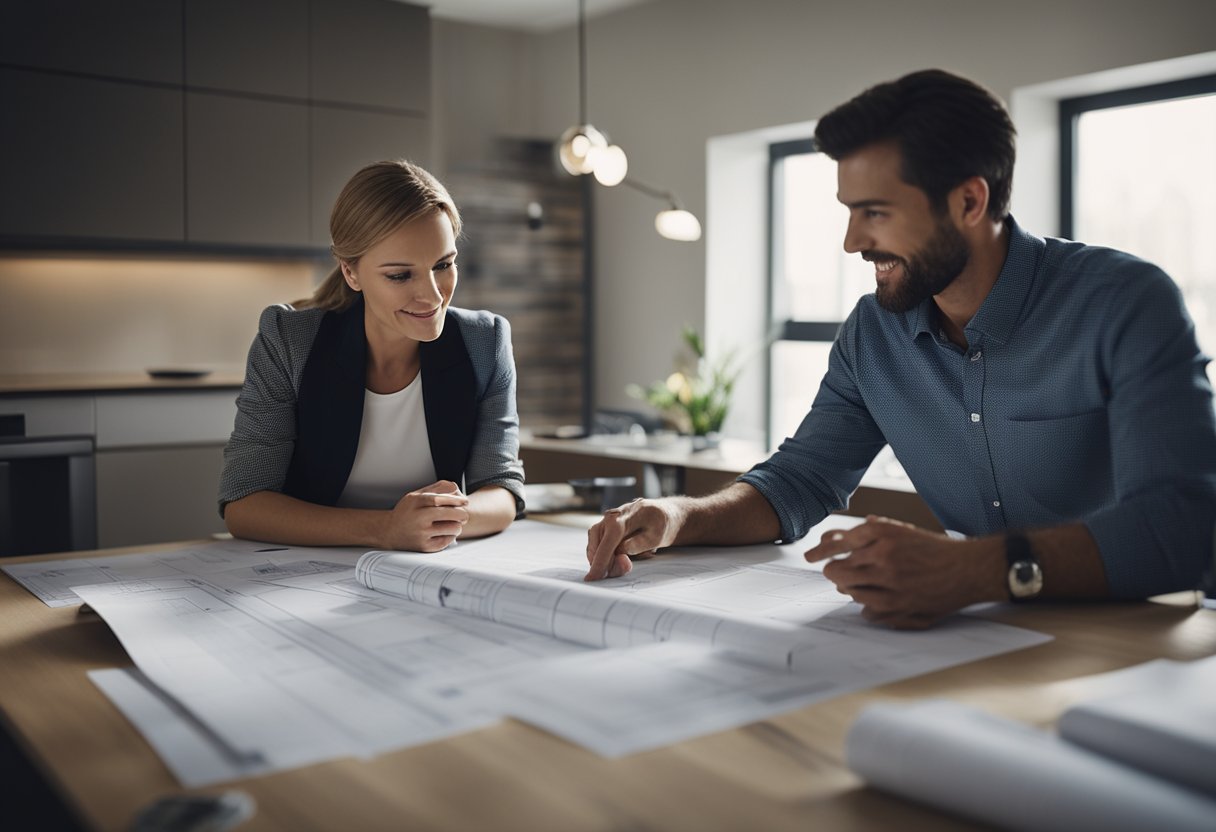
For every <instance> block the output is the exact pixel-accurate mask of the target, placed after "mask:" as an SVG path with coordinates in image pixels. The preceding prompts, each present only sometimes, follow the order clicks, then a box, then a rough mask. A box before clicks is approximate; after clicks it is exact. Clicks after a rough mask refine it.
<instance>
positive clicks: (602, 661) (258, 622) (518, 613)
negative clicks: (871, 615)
mask: <svg viewBox="0 0 1216 832" xmlns="http://www.w3.org/2000/svg"><path fill="white" fill-rule="evenodd" d="M855 522H858V521H857V520H855V519H851V518H833V519H832V520H830V521H829V523H828V524H825V526H824V527H823V528H821V529H817V530H814V531H813V532H812V536H811V538H808V540H807V541H806V542H804V543H799V544H792V545H790V546H772V545H768V546H756V547H733V548H717V549H712V548H699V549H687V550H681V551H678V552H672V553H670V554H663V555H660V556H659V557H656V558H653V559H650V560H645V561H638V562H637V563H636V564H635V568H634V570H633V572H631V573H630V574H629V575H627V576H625V577H623V578H618V579H613V580H609V581H602V582H597V583H594V584H587V583H585V582H583V580H582V577H583V574H584V573H585V571H586V560H585V555H584V552H585V547H586V532H585V531H582V530H579V529H571V528H562V527H557V526H551V525H548V524H540V523H535V522H530V521H520V522H517V523H515V524H514V525H513V526H512V527H511V528H510V529H508V530H507V531H506V532H504V533H502V534H500V535H496V536H494V537H491V538H487V539H484V540H478V541H461V542H460V543H459V544H458V545H457V546H454V547H452V548H450V549H448V550H445V551H444V552H442V553H437V554H434V555H421V554H407V553H385V552H371V553H358V552H356V551H354V550H342V549H294V548H281V547H276V548H278V551H273V552H269V551H259V549H264V548H266V547H264V546H258V545H255V544H245V543H240V542H236V541H234V542H232V543H224V544H213V545H212V546H209V547H208V546H204V547H198V548H195V549H188V550H179V551H176V552H164V553H154V554H146V555H134V556H128V557H132V558H135V560H134V561H133V562H130V563H121V564H117V565H114V564H104V563H102V564H100V565H99V564H97V563H93V564H91V566H92V567H93V568H96V569H99V570H101V569H103V567H109V568H106V569H104V575H105V579H104V580H103V581H102V582H100V583H93V584H85V585H72V586H68V587H66V589H67V590H69V591H71V592H72V594H73V595H74V596H76V597H78V599H79V600H83V601H84V602H85V603H86V604H87V605H88V608H89V609H91V610H92V611H94V612H96V613H97V614H99V615H101V616H102V617H103V618H104V619H105V620H106V622H107V623H108V624H109V626H110V627H111V629H112V630H113V631H114V632H115V634H116V635H117V636H118V638H119V639H120V640H121V642H122V643H123V645H124V647H125V648H126V649H127V652H128V653H129V654H130V656H131V658H132V660H133V661H134V663H135V665H136V667H137V668H138V670H137V671H117V672H113V673H110V672H100V673H95V674H93V676H92V678H93V680H94V682H95V683H96V684H97V685H98V686H99V687H100V688H101V689H102V690H103V691H105V692H106V694H107V695H108V696H110V697H111V699H112V700H113V701H114V702H115V703H116V705H117V706H118V707H119V708H120V709H121V710H122V711H123V712H124V713H125V714H126V715H127V716H128V718H129V719H130V720H131V721H132V722H133V723H134V724H135V725H136V726H137V728H138V729H139V730H140V731H141V732H142V733H143V734H144V735H145V737H147V738H148V741H149V742H150V743H151V744H152V746H153V747H154V748H156V749H157V750H158V752H159V753H160V754H161V756H162V757H163V758H164V759H165V760H166V763H167V764H168V765H169V766H170V768H171V769H172V770H173V771H174V773H175V774H176V775H177V776H178V778H179V779H180V780H181V781H182V782H183V783H184V784H186V785H204V784H207V783H210V782H219V781H222V780H231V779H237V778H239V777H245V776H251V775H254V774H260V773H264V772H271V771H277V770H281V769H284V768H291V767H295V766H301V765H308V764H311V763H315V762H320V761H322V760H327V759H333V758H336V757H344V756H354V757H369V756H373V755H376V754H381V753H384V752H386V751H389V750H392V749H397V748H403V747H407V746H410V745H415V744H419V743H425V742H430V741H434V740H437V739H441V738H444V737H448V736H452V735H454V734H457V733H461V732H464V731H469V730H473V729H476V728H479V727H482V726H485V725H487V724H490V723H493V722H495V721H497V720H499V719H501V718H503V717H514V718H517V719H521V720H524V721H527V722H530V723H532V724H534V725H536V726H538V727H541V728H543V729H546V730H548V731H551V732H553V733H555V734H558V735H560V736H563V737H565V738H567V739H568V740H570V741H572V742H575V743H579V744H581V745H584V746H585V747H587V748H589V749H591V750H593V751H595V752H597V753H599V754H604V755H612V756H615V755H622V754H630V753H634V752H637V751H640V750H644V749H648V748H654V747H657V746H661V745H666V744H668V743H672V742H678V741H681V740H685V739H689V738H691V737H696V736H699V735H701V734H704V733H707V732H710V731H718V730H724V729H726V728H730V727H734V726H738V725H742V724H746V723H748V722H752V721H755V720H758V719H764V718H766V717H769V716H772V715H774V714H777V713H782V712H784V711H788V710H790V709H792V708H797V707H802V706H804V705H806V704H809V703H811V702H815V701H819V700H821V699H824V698H827V697H830V696H836V695H839V694H841V693H845V692H847V691H851V690H857V689H861V688H866V687H871V686H874V685H879V684H884V683H887V682H891V681H895V680H897V679H902V678H907V677H909V676H914V675H918V674H922V673H928V672H931V671H934V670H938V669H941V668H944V667H949V666H951V665H954V664H959V663H962V662H967V661H973V660H975V659H979V658H983V657H986V656H991V655H995V654H998V653H1002V652H1005V651H1009V650H1015V649H1020V648H1023V647H1028V646H1031V645H1034V644H1039V643H1042V642H1044V641H1048V640H1049V639H1050V637H1049V636H1046V635H1042V634H1039V633H1033V632H1030V631H1027V630H1023V629H1019V628H1014V627H1008V626H1004V625H1000V624H995V623H993V622H989V621H985V620H983V619H978V618H972V617H969V616H955V617H954V618H953V619H951V620H950V621H948V622H945V623H944V624H943V625H941V626H939V627H937V628H935V629H934V630H931V631H928V632H920V633H906V632H893V631H890V630H886V629H883V628H881V627H875V626H873V625H870V624H868V623H867V622H865V621H864V619H862V617H861V615H860V612H859V609H858V607H857V606H856V605H854V604H853V603H851V602H850V601H849V599H848V598H847V597H846V596H842V595H840V594H838V593H836V592H835V589H834V587H833V586H832V584H831V583H830V582H829V581H827V580H826V579H825V578H824V577H823V575H822V574H821V573H820V571H819V570H818V569H816V568H815V567H814V566H812V565H808V564H806V563H805V561H804V560H803V559H802V556H801V554H802V551H804V550H805V548H807V547H809V546H810V545H812V544H813V542H814V540H816V539H817V538H818V536H819V535H821V534H823V532H824V530H826V529H828V528H833V527H839V526H838V525H837V524H844V523H855ZM107 560H109V559H107ZM356 563H357V564H358V568H356ZM34 566H37V567H39V568H40V571H35V572H31V573H29V574H27V575H26V577H27V578H29V577H31V576H33V577H34V578H37V579H38V580H41V581H44V582H46V583H47V585H48V586H49V585H53V583H54V582H55V581H59V582H62V581H63V580H64V579H65V578H64V577H62V576H56V575H53V574H51V573H52V572H55V571H62V570H63V567H62V566H59V565H55V564H48V563H41V564H34ZM87 568H88V567H86V571H84V572H80V573H77V576H78V577H79V576H88V575H93V574H97V573H89V572H88V571H87ZM68 579H69V580H70V579H71V578H70V577H69V578H68ZM63 589H64V587H62V584H61V583H60V584H58V585H56V591H59V592H60V594H61V596H62V595H63ZM381 590H386V591H381ZM63 597H66V596H63Z"/></svg>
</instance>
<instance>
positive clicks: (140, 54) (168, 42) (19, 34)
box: [0, 0, 182, 84]
mask: <svg viewBox="0 0 1216 832" xmlns="http://www.w3.org/2000/svg"><path fill="white" fill-rule="evenodd" d="M0 63H5V64H17V65H19V66H25V67H35V68H38V69H52V70H64V71H67V72H80V73H85V74H89V75H103V76H106V77H110V78H125V79H129V80H136V81H159V82H162V83H167V84H181V82H182V8H181V3H179V2H169V0H123V2H121V3H113V2H105V0H3V2H0Z"/></svg>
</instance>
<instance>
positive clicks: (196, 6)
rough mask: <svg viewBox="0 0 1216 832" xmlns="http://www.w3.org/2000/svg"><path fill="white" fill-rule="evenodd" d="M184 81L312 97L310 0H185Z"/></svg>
mask: <svg viewBox="0 0 1216 832" xmlns="http://www.w3.org/2000/svg"><path fill="white" fill-rule="evenodd" d="M185 16H186V84H187V86H191V87H203V88H208V89H217V90H229V91H233V92H247V93H255V94H262V95H277V96H285V97H289V98H299V99H306V98H307V97H308V4H307V3H305V2H301V0H256V2H250V0H186V5H185Z"/></svg>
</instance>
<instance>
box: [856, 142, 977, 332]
mask: <svg viewBox="0 0 1216 832" xmlns="http://www.w3.org/2000/svg"><path fill="white" fill-rule="evenodd" d="M901 163H902V158H901V155H900V152H899V147H898V145H896V144H895V143H894V142H882V143H879V144H872V145H867V146H866V147H863V148H862V149H861V150H858V151H856V152H854V153H851V154H850V155H848V156H846V157H844V158H843V159H841V160H840V162H839V164H838V165H837V171H836V175H837V186H838V191H837V198H838V199H839V200H840V202H841V203H843V204H844V205H845V206H846V207H847V208H848V209H849V227H848V230H847V231H846V232H845V236H844V250H845V251H847V252H849V253H850V254H853V253H860V254H861V256H862V257H863V258H864V259H865V260H867V261H868V262H871V263H873V264H874V279H875V281H876V283H877V285H876V287H875V290H874V295H875V297H876V299H877V300H878V303H879V305H880V306H882V307H883V308H884V309H886V310H888V311H890V312H906V311H908V310H909V309H912V308H913V307H915V306H917V305H918V304H920V302H921V301H923V300H924V299H925V298H928V297H932V296H933V295H936V294H939V293H941V292H942V291H944V290H945V289H946V288H947V287H948V286H949V285H950V284H951V283H953V282H954V279H955V278H956V277H958V276H959V275H960V274H961V273H962V271H963V269H964V268H965V267H966V265H967V261H968V260H969V259H970V258H971V249H970V247H969V246H968V244H967V241H966V239H965V238H964V237H963V236H962V234H961V233H959V230H958V229H957V228H956V227H955V225H954V223H953V222H952V221H951V219H950V217H949V216H948V215H947V214H937V213H936V212H934V210H933V208H932V206H931V205H930V203H929V197H928V196H926V195H925V192H924V191H922V190H921V189H920V188H917V187H914V186H912V185H909V184H908V183H906V182H904V181H903V179H902V178H900V165H901Z"/></svg>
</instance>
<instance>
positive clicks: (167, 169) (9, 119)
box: [0, 68, 184, 242]
mask: <svg viewBox="0 0 1216 832" xmlns="http://www.w3.org/2000/svg"><path fill="white" fill-rule="evenodd" d="M0 113H3V114H4V124H5V127H4V129H3V130H0V182H3V183H4V184H3V186H0V233H3V234H6V235H16V236H50V237H100V238H123V239H128V240H141V241H175V242H180V241H181V240H182V239H183V236H184V223H183V218H182V210H183V189H182V180H183V178H184V176H183V170H184V168H183V159H182V92H181V90H180V89H177V90H174V89H162V88H158V87H148V86H144V85H138V84H128V83H123V82H117V81H101V80H95V79H92V78H74V77H69V76H62V75H52V74H48V73H43V72H33V71H27V70H19V69H3V68H0Z"/></svg>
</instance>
